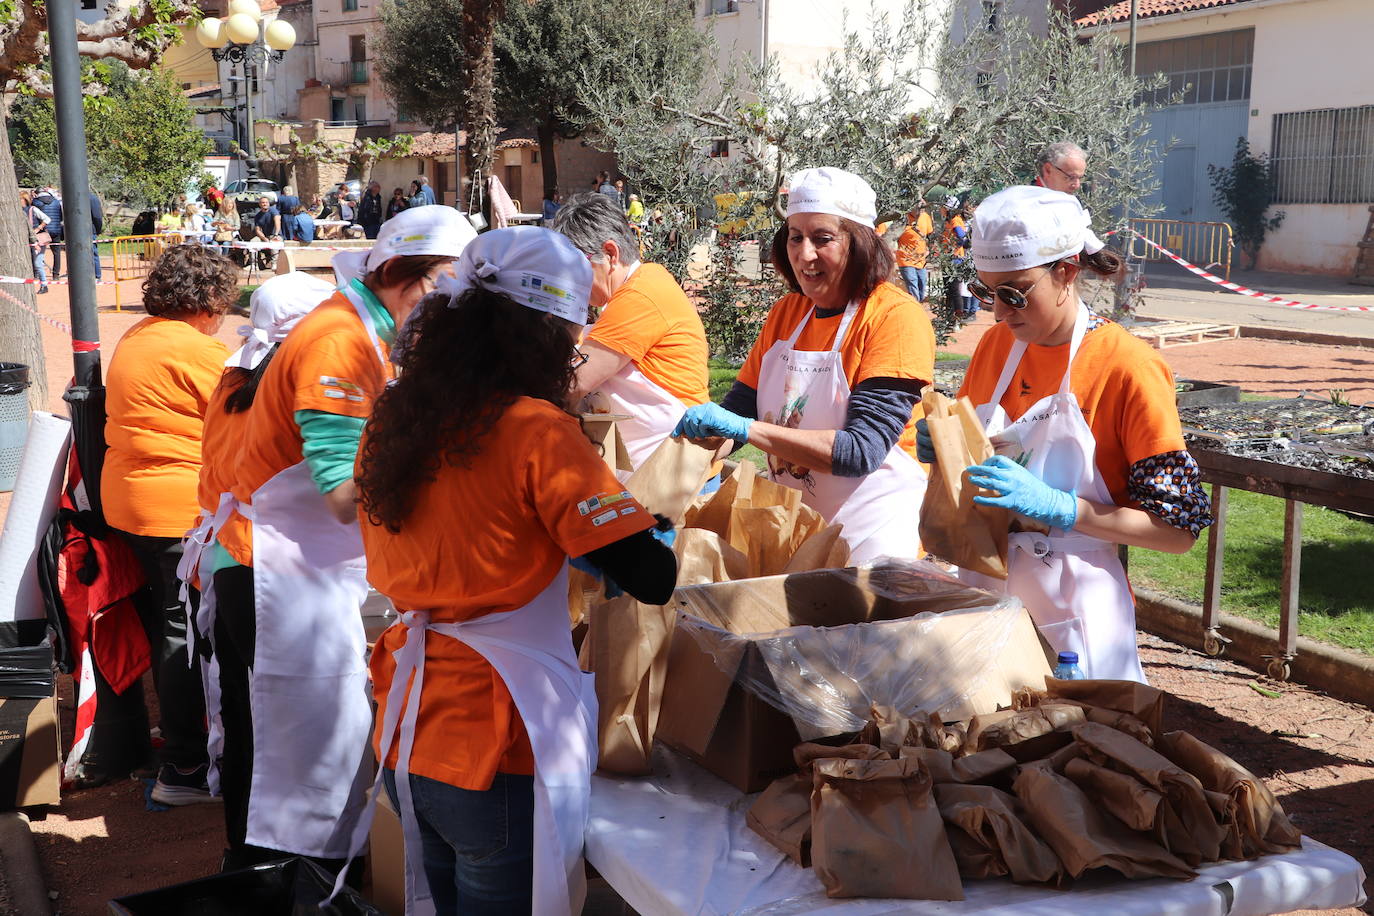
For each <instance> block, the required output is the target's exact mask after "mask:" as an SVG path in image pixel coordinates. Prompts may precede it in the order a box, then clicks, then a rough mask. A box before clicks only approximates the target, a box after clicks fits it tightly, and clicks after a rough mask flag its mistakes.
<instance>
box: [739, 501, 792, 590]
mask: <svg viewBox="0 0 1374 916" xmlns="http://www.w3.org/2000/svg"><path fill="white" fill-rule="evenodd" d="M794 517H795V513H794V512H791V511H789V510H788V509H787V507H786V506H739V505H736V506H735V507H734V508H733V509H732V510H731V511H730V534H729V537H728V540H729V542H730V545H731V546H732V547H734V548H736V549H737V550H739V551H740V552H741V553H743V554H744V555H745V556H747V557H748V558H749V571H750V573H751V574H752V575H753V576H776V575H778V574H780V573H781V572H782V571H783V569H785V568H786V566H787V561H788V560H790V559H792V522H793V520H794Z"/></svg>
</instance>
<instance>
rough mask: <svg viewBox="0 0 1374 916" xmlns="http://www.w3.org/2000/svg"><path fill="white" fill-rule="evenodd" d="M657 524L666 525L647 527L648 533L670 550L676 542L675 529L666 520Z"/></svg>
mask: <svg viewBox="0 0 1374 916" xmlns="http://www.w3.org/2000/svg"><path fill="white" fill-rule="evenodd" d="M659 524H660V525H667V526H668V527H666V528H662V527H660V528H651V529H649V533H650V534H652V535H653V536H654V540H656V541H658V542H659V543H660V544H662V545H663V546H664V547H667V548H668V549H669V550H672V549H673V545H674V544H676V543H677V529H676V528H674V527H673V526H672V523H671V522H668V521H666V520H665V521H661V522H660V523H659Z"/></svg>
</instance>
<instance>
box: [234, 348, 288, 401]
mask: <svg viewBox="0 0 1374 916" xmlns="http://www.w3.org/2000/svg"><path fill="white" fill-rule="evenodd" d="M280 346H281V344H272V349H270V350H268V351H267V355H266V356H264V357H263V358H262V362H260V363H258V364H257V365H256V366H254V367H253V368H252V369H244V368H241V367H239V366H234V367H232V368H230V369H225V370H224V375H222V376H221V377H220V380H219V384H220V387H221V388H226V387H228V388H233V389H234V391H233V393H231V394H230V395H229V396H228V397H227V398H225V399H224V412H225V413H243V412H244V411H245V410H247V409H248V408H250V407H252V406H253V399H254V398H256V397H257V396H258V385H259V384H261V382H262V377H263V376H264V375H266V374H267V367H268V366H270V365H271V364H272V357H274V356H276V355H277V348H278V347H280Z"/></svg>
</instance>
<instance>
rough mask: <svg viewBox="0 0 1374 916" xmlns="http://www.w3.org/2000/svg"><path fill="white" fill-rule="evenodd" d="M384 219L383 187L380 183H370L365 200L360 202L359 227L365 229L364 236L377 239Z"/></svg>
mask: <svg viewBox="0 0 1374 916" xmlns="http://www.w3.org/2000/svg"><path fill="white" fill-rule="evenodd" d="M382 218H383V214H382V186H381V183H380V182H376V181H370V182H368V185H367V190H365V191H364V192H363V199H362V200H360V201H358V225H360V226H362V227H363V235H364V236H365V237H367V238H370V239H375V238H376V237H377V232H378V231H379V230H380V229H381V228H382Z"/></svg>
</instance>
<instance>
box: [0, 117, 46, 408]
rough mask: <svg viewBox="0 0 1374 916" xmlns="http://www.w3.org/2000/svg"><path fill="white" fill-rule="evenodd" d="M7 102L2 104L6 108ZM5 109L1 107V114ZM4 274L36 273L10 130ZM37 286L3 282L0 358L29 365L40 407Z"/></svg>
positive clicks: (5, 139) (1, 161)
mask: <svg viewBox="0 0 1374 916" xmlns="http://www.w3.org/2000/svg"><path fill="white" fill-rule="evenodd" d="M5 107H7V106H0V108H5ZM3 113H4V111H2V110H0V114H3ZM0 200H5V201H12V202H13V203H12V204H11V205H10V206H5V207H0V274H4V275H5V276H10V277H32V276H33V256H32V254H31V249H30V248H29V232H28V229H26V228H25V226H24V218H25V217H24V212H23V210H22V209H20V207H18V206H17V204H18V201H19V185H18V184H17V183H16V181H15V178H14V157H13V155H12V154H11V153H10V138H9V131H6V130H0ZM36 290H37V287H36V286H31V285H28V284H25V285H23V286H21V285H18V284H10V283H0V360H4V361H5V362H9V363H23V364H24V365H26V366H28V367H29V404H30V405H31V406H32V407H34V408H36V409H39V410H45V409H47V406H48V375H47V371H46V370H45V368H44V365H43V335H42V332H41V330H40V328H41V325H40V324H39V322H38V316H37V315H36V314H35V313H33V312H29V311H26V309H28V308H36V303H35V295H34V293H35V291H36Z"/></svg>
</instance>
